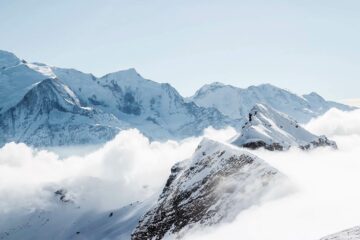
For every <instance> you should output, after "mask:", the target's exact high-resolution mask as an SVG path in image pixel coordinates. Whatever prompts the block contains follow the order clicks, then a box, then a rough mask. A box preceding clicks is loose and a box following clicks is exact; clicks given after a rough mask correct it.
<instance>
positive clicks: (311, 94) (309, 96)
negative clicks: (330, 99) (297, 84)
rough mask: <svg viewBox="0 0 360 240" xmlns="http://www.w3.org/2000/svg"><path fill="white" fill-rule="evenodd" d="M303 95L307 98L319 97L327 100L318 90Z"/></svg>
mask: <svg viewBox="0 0 360 240" xmlns="http://www.w3.org/2000/svg"><path fill="white" fill-rule="evenodd" d="M303 97H305V98H306V99H308V98H312V99H319V100H322V101H325V99H324V98H323V97H322V96H320V95H319V94H318V93H316V92H311V93H309V94H305V95H303Z"/></svg>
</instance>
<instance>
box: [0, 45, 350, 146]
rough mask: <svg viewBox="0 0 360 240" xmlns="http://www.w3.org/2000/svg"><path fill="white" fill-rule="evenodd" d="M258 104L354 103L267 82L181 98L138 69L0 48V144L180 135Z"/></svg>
mask: <svg viewBox="0 0 360 240" xmlns="http://www.w3.org/2000/svg"><path fill="white" fill-rule="evenodd" d="M257 103H264V104H267V105H269V106H271V107H272V108H274V109H276V110H278V111H281V112H283V113H285V114H287V115H289V116H291V117H293V118H294V119H296V120H298V121H299V122H301V123H304V122H307V121H308V120H310V119H311V118H312V117H317V116H319V115H321V114H323V113H324V112H326V111H327V110H329V109H330V108H338V109H341V110H351V109H353V108H352V107H349V106H346V105H343V104H339V103H334V102H331V101H326V100H324V99H323V98H322V97H320V96H319V95H317V94H316V93H311V94H308V95H304V96H298V95H296V94H293V93H291V92H289V91H287V90H283V89H280V88H277V87H275V86H272V85H269V84H265V85H260V86H251V87H249V88H247V89H240V88H236V87H233V86H228V85H223V84H221V83H214V84H210V85H206V86H204V87H202V88H201V89H199V90H198V91H197V92H196V94H195V95H194V96H193V97H191V98H188V99H185V98H184V97H182V96H181V95H180V94H179V93H178V92H177V91H176V89H174V88H173V87H172V86H171V85H169V84H166V83H165V84H163V83H157V82H154V81H151V80H147V79H144V78H143V77H142V76H141V75H140V74H138V73H137V72H136V70H135V69H128V70H124V71H119V72H115V73H110V74H107V75H105V76H103V77H100V78H98V77H95V76H93V75H92V74H86V73H82V72H80V71H78V70H75V69H63V68H58V67H52V66H48V65H46V64H40V63H28V62H26V61H25V60H21V59H19V58H18V57H16V56H15V55H14V54H12V53H9V52H6V51H0V145H4V144H5V143H7V142H11V141H15V142H24V143H27V144H29V145H33V146H61V145H78V144H98V143H104V142H106V141H108V140H110V139H112V138H113V137H114V136H115V135H116V134H117V133H118V132H119V131H121V130H124V129H129V128H137V129H139V130H140V131H141V132H142V133H144V134H145V135H146V136H148V137H149V138H151V139H156V140H166V139H182V138H185V137H189V136H196V135H200V134H201V133H202V131H203V130H204V129H205V128H207V127H209V126H212V127H214V128H223V127H225V126H232V127H235V128H236V129H240V128H241V126H242V124H243V123H244V122H246V119H247V115H248V113H249V112H250V110H251V108H252V107H253V106H254V105H255V104H257Z"/></svg>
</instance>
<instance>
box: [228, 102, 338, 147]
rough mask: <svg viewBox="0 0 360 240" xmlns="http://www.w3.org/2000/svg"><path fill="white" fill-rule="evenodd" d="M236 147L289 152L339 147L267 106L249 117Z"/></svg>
mask: <svg viewBox="0 0 360 240" xmlns="http://www.w3.org/2000/svg"><path fill="white" fill-rule="evenodd" d="M233 144H235V145H238V146H242V147H246V148H251V149H257V148H260V147H264V148H266V149H268V150H286V149H289V148H290V147H291V146H295V147H299V148H301V149H312V148H315V147H319V146H331V147H333V148H337V147H336V143H335V142H334V141H331V140H329V139H327V138H326V137H325V136H316V135H314V134H312V133H310V132H309V131H307V130H306V129H304V128H303V127H301V126H300V125H299V124H298V123H297V122H296V121H295V120H292V119H291V118H290V117H289V116H287V115H285V114H283V113H281V112H278V111H276V110H275V109H273V108H271V107H269V106H266V105H264V104H256V105H255V106H254V107H253V108H252V109H251V111H250V112H249V113H248V121H247V122H246V123H245V124H244V126H243V127H242V129H241V130H240V133H239V135H238V136H237V137H235V140H233Z"/></svg>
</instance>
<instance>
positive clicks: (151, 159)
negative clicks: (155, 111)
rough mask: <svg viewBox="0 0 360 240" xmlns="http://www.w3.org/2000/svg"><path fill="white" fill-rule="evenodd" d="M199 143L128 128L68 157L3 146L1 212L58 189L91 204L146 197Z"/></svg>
mask: <svg viewBox="0 0 360 240" xmlns="http://www.w3.org/2000/svg"><path fill="white" fill-rule="evenodd" d="M234 134H235V131H234V130H233V129H230V128H229V129H225V130H221V131H217V130H214V129H207V130H206V131H205V135H206V136H210V137H212V138H215V139H220V140H224V139H226V138H230V137H232V136H233V135H234ZM199 141H200V138H188V139H185V140H183V141H181V142H176V141H167V142H163V143H160V142H149V140H148V139H147V138H146V137H144V136H143V135H142V134H140V133H139V132H138V131H137V130H128V131H123V132H121V133H120V134H118V135H117V136H116V137H115V139H114V140H112V141H110V142H108V143H107V144H105V145H104V146H102V147H100V148H98V149H96V150H94V149H92V150H90V149H89V148H85V149H87V150H88V151H89V154H80V155H72V156H68V157H65V158H61V157H59V155H58V154H56V153H54V152H52V151H49V150H35V149H32V148H30V147H28V146H26V145H25V144H15V143H9V144H7V145H5V146H4V147H3V148H1V149H0V209H1V210H0V212H1V211H3V212H9V211H12V210H14V209H17V208H19V207H27V208H29V207H38V206H41V207H44V206H46V204H49V199H51V197H52V196H53V191H55V190H57V189H58V188H66V189H67V190H68V191H69V192H70V193H72V195H74V196H75V197H76V199H77V200H78V201H79V202H80V203H81V204H82V205H83V206H84V205H85V206H87V205H88V206H89V207H92V208H102V209H104V208H106V209H111V208H119V207H121V206H122V205H125V204H128V203H130V202H133V201H137V200H143V199H145V198H147V197H149V196H151V195H152V194H155V193H157V191H159V190H161V188H162V186H163V184H164V182H165V181H166V179H167V177H168V175H169V173H170V168H171V166H172V165H173V164H174V163H175V162H177V161H181V160H184V159H186V158H188V157H190V156H191V154H192V153H193V151H194V149H195V148H196V146H197V144H198V143H199ZM58 151H59V149H57V152H58ZM60 155H61V154H60ZM65 155H68V154H65ZM0 218H1V216H0Z"/></svg>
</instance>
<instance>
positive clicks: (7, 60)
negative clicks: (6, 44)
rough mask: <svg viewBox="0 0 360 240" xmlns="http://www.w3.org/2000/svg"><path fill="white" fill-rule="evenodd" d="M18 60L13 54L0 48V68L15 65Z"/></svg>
mask: <svg viewBox="0 0 360 240" xmlns="http://www.w3.org/2000/svg"><path fill="white" fill-rule="evenodd" d="M20 62H21V61H20V59H19V58H18V57H16V56H15V54H13V53H11V52H7V51H4V50H0V69H1V68H7V67H12V66H15V65H17V64H19V63H20Z"/></svg>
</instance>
